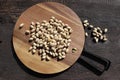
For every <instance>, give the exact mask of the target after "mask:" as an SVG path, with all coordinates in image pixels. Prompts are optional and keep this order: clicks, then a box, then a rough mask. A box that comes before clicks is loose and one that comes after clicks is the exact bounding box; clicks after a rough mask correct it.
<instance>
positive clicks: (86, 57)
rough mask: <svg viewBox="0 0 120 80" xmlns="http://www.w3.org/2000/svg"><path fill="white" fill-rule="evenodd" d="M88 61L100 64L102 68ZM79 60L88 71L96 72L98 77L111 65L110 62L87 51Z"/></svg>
mask: <svg viewBox="0 0 120 80" xmlns="http://www.w3.org/2000/svg"><path fill="white" fill-rule="evenodd" d="M89 59H90V60H93V61H95V62H97V63H99V64H101V65H102V66H103V68H101V66H98V65H96V64H94V62H90V60H89ZM80 60H81V62H82V63H83V65H84V66H86V67H87V68H88V69H89V68H91V69H92V70H93V71H94V72H95V73H96V72H97V74H98V75H101V74H102V73H103V72H104V71H107V70H108V69H109V67H110V64H111V62H110V60H108V59H106V58H104V57H101V56H98V55H95V54H92V53H89V52H87V51H83V54H82V56H81V57H80Z"/></svg>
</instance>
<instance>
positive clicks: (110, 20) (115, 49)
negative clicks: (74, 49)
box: [0, 0, 120, 80]
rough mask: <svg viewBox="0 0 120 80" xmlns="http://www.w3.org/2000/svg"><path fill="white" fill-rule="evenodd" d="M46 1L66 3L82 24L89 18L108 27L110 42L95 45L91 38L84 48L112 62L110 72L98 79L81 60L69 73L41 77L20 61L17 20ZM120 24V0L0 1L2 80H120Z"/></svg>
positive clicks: (88, 38)
mask: <svg viewBox="0 0 120 80" xmlns="http://www.w3.org/2000/svg"><path fill="white" fill-rule="evenodd" d="M44 1H54V2H59V3H62V4H64V5H66V6H68V7H70V8H71V9H72V10H74V11H75V12H76V13H77V15H78V16H79V17H80V18H81V20H82V21H83V20H84V19H88V20H89V21H90V23H91V24H93V25H95V26H100V27H101V28H108V33H107V36H108V39H109V40H108V41H107V42H105V43H98V44H95V43H93V41H92V39H91V37H90V36H89V37H87V38H86V40H85V47H84V48H85V49H86V51H87V52H90V53H93V54H96V55H99V56H102V57H104V58H107V59H109V60H110V61H111V62H112V63H111V66H110V68H109V70H108V71H105V72H104V73H103V74H102V75H100V76H98V75H96V74H95V73H93V71H92V70H91V68H89V66H88V65H86V66H84V65H85V62H82V61H79V60H78V61H77V62H76V63H75V64H74V65H73V66H72V67H71V68H69V69H68V70H66V71H65V72H62V73H60V74H54V75H41V74H37V73H35V72H33V71H31V70H29V69H28V68H26V66H24V65H23V64H22V63H21V61H19V59H18V57H16V55H15V54H16V53H15V52H14V49H13V46H12V41H11V39H12V34H13V29H14V27H15V23H16V20H17V19H18V16H20V15H21V13H22V12H24V11H25V10H26V9H28V8H29V7H30V6H32V5H34V4H37V3H40V2H44ZM119 25H120V0H0V41H2V42H1V43H0V80H120V76H119V75H120V26H119ZM83 53H84V52H83ZM81 57H82V55H81ZM81 57H80V58H79V59H81ZM87 63H88V64H89V63H93V62H91V61H90V60H89V62H87Z"/></svg>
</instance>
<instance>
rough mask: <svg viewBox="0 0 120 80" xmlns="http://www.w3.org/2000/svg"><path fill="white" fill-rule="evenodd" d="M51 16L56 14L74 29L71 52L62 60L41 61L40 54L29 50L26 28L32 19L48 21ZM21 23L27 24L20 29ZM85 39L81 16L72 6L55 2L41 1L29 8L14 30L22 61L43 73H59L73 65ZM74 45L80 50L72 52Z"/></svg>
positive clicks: (16, 45) (18, 53)
mask: <svg viewBox="0 0 120 80" xmlns="http://www.w3.org/2000/svg"><path fill="white" fill-rule="evenodd" d="M51 16H55V17H56V18H57V19H60V20H62V21H63V22H64V23H66V24H69V25H70V27H71V28H72V29H73V33H72V34H71V39H72V42H71V45H70V47H69V52H68V54H67V55H66V58H65V59H64V60H62V61H57V60H55V59H52V60H51V61H48V62H47V61H41V59H40V56H38V55H37V54H36V55H32V54H31V53H29V52H28V49H29V47H30V44H29V42H28V38H29V37H28V36H26V35H25V30H26V29H29V25H30V23H31V21H34V22H36V21H39V22H41V21H42V20H47V21H48V20H49V18H50V17H51ZM21 23H25V26H24V27H23V28H22V29H21V30H19V25H20V24H21ZM84 41H85V37H84V29H83V26H82V23H81V21H80V19H79V17H78V16H77V15H76V14H75V13H74V12H73V11H72V10H71V9H70V8H68V7H66V6H64V5H62V4H60V3H55V2H44V3H39V4H36V5H34V6H32V7H30V8H29V9H27V10H26V11H25V12H23V13H22V15H21V16H20V17H19V19H18V20H17V23H16V25H15V28H14V32H13V46H14V49H15V52H16V54H17V56H18V58H19V59H20V61H21V62H22V63H23V64H24V65H25V66H27V67H28V68H30V69H31V70H33V71H35V72H38V73H43V74H53V73H58V72H61V71H64V70H66V69H68V68H69V67H70V66H72V65H73V64H74V63H75V62H76V60H77V59H78V58H79V57H80V55H81V52H82V50H83V46H84ZM74 47H76V48H77V49H78V50H77V51H76V52H75V53H72V52H71V50H72V48H74Z"/></svg>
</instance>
